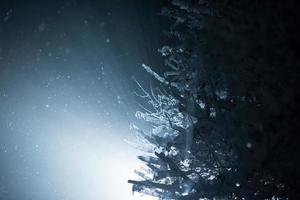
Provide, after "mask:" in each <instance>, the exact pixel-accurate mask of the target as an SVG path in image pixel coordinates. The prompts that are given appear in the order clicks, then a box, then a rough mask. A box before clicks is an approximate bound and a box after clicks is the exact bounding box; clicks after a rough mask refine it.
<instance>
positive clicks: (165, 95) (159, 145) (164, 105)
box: [129, 0, 300, 200]
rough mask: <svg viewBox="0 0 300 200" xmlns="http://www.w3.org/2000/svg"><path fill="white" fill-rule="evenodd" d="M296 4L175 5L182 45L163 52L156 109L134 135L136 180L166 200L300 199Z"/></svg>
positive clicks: (174, 32) (149, 98)
mask: <svg viewBox="0 0 300 200" xmlns="http://www.w3.org/2000/svg"><path fill="white" fill-rule="evenodd" d="M296 13H297V10H296V7H295V5H293V2H289V1H287V2H285V3H284V4H283V3H280V2H276V1H271V0H270V1H267V0H266V1H247V0H246V1H228V0H223V1H222V0H221V1H208V0H200V1H192V0H190V1H186V0H182V1H181V0H173V1H172V5H170V6H169V7H168V8H164V9H163V10H162V14H163V15H165V16H166V17H168V18H169V19H170V20H171V21H172V22H173V23H172V25H171V26H170V29H169V30H168V31H166V34H167V36H169V37H171V38H173V39H176V41H177V42H176V45H167V46H164V47H162V48H161V49H160V50H159V51H160V52H161V54H162V56H164V57H165V65H166V66H167V67H168V70H166V71H165V73H164V74H163V75H160V74H158V73H157V72H155V70H153V69H152V68H151V67H149V66H147V65H145V64H143V68H144V69H145V70H146V71H147V72H148V73H150V74H151V75H153V77H154V78H155V79H156V80H158V82H159V83H160V85H161V86H160V87H159V88H154V89H152V88H151V90H150V91H149V92H148V91H146V90H145V89H144V88H142V87H141V85H139V86H140V89H141V91H142V94H140V96H141V97H142V98H145V100H146V102H147V103H148V104H149V105H151V107H152V109H145V110H144V111H139V112H137V117H138V118H140V119H142V120H145V121H146V122H147V123H149V124H151V126H152V127H153V128H152V129H151V130H150V131H148V132H146V131H143V130H141V129H139V128H138V127H136V126H133V128H134V129H135V130H136V132H137V136H138V137H139V139H140V142H141V147H142V148H143V150H144V151H146V152H147V154H146V155H145V156H140V157H139V159H140V160H142V161H144V163H145V165H146V166H147V168H146V169H144V170H143V171H142V172H137V174H138V175H140V176H141V178H142V179H141V180H137V181H133V180H129V183H131V184H133V191H134V192H142V193H146V194H149V195H153V196H157V197H159V198H160V199H184V200H185V199H187V200H188V199H189V200H196V199H259V200H261V199H277V198H290V199H294V198H296V199H297V197H299V195H298V194H297V185H300V184H299V180H300V177H299V169H298V168H297V166H299V159H297V155H298V153H297V150H298V144H299V142H298V136H297V133H298V132H299V131H298V130H299V125H298V124H299V116H298V112H299V106H298V105H297V102H298V100H299V99H300V98H299V97H300V94H299V90H298V89H297V85H299V80H300V79H299V70H298V67H299V59H298V57H299V56H300V55H299V52H298V51H297V49H298V47H299V45H300V44H299V41H298V35H300V33H299V30H298V29H297V26H299V24H300V23H299V22H300V18H299V16H297V14H296Z"/></svg>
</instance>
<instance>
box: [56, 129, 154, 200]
mask: <svg viewBox="0 0 300 200" xmlns="http://www.w3.org/2000/svg"><path fill="white" fill-rule="evenodd" d="M110 131H111V130H110ZM77 133H78V134H76V133H75V134H63V137H60V138H59V140H60V141H59V143H60V148H59V149H57V151H58V152H56V153H57V155H59V157H58V158H55V161H52V162H51V163H55V164H54V165H56V166H52V167H56V169H57V170H55V173H56V174H55V176H56V177H60V178H61V179H60V180H59V184H61V189H62V190H63V193H64V194H65V196H64V197H65V198H66V199H73V200H82V199H89V200H102V199H105V200H138V199H139V200H154V199H157V198H153V197H151V196H148V195H143V196H141V195H140V194H137V193H135V194H134V196H133V194H132V190H131V186H132V185H131V184H128V183H127V181H128V179H136V178H137V175H135V174H134V172H133V170H134V169H138V168H139V166H140V165H141V163H140V162H138V160H137V158H136V155H135V152H134V150H132V149H131V148H132V147H130V146H128V145H127V144H126V143H125V142H124V144H120V143H118V142H116V141H114V140H113V138H109V135H112V134H111V133H109V131H108V132H107V133H105V130H104V131H102V133H100V134H99V130H86V129H85V130H80V129H79V130H78V129H77ZM103 135H108V137H103ZM56 153H55V154H56ZM57 155H55V156H57Z"/></svg>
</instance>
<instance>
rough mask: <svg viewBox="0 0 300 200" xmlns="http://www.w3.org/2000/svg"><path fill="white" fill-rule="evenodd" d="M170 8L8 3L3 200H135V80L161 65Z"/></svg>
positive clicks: (0, 38) (3, 27) (2, 33)
mask: <svg viewBox="0 0 300 200" xmlns="http://www.w3.org/2000/svg"><path fill="white" fill-rule="evenodd" d="M162 3H163V2H162V1H122V0H119V1H109V0H106V1H75V0H74V1H26V3H25V2H24V1H1V3H0V199H1V200H2V199H22V200H26V199H28V200H29V199H30V200H35V199H45V200H47V199H49V200H50V199H51V200H54V199H71V200H77V199H78V200H82V199H87V200H94V199H101V200H104V199H105V200H110V199H113V200H115V199H123V200H126V199H133V197H131V191H130V185H127V183H126V181H127V179H128V178H131V175H132V171H133V170H134V168H135V167H137V165H138V162H137V161H136V158H135V156H136V154H137V152H136V151H135V150H134V149H133V148H132V147H130V146H128V145H127V144H126V143H125V142H124V139H129V140H130V139H131V138H132V134H133V133H132V132H131V131H130V130H129V124H130V123H131V122H133V121H135V119H134V112H135V111H136V110H137V109H138V107H137V101H138V100H137V99H136V97H134V96H133V95H132V93H133V91H134V90H135V89H136V87H135V84H134V82H133V81H132V80H131V77H132V76H134V77H136V78H137V79H138V80H141V81H143V84H145V85H148V84H149V83H150V80H151V77H149V76H148V74H146V73H145V72H144V71H143V70H142V68H141V67H140V66H141V64H142V63H146V64H148V65H153V66H161V65H162V60H161V57H160V55H159V53H158V52H157V49H158V48H159V47H161V46H162V45H163V44H164V43H165V42H166V41H165V40H166V38H165V37H164V36H163V34H162V30H163V28H166V22H165V20H164V18H163V17H161V16H159V15H158V12H159V11H160V7H161V6H162ZM116 190H118V192H116Z"/></svg>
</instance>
